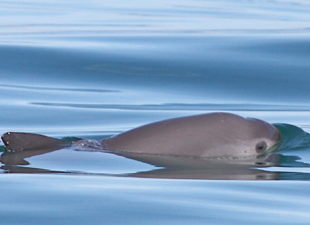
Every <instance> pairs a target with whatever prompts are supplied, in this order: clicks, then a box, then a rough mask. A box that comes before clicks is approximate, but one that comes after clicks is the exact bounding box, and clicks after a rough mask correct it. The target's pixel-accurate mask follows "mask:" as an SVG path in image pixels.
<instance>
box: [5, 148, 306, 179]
mask: <svg viewBox="0 0 310 225" xmlns="http://www.w3.org/2000/svg"><path fill="white" fill-rule="evenodd" d="M61 150H62V149H55V148H54V149H53V148H45V149H44V148H43V149H37V150H28V151H23V152H6V151H5V152H3V153H2V155H1V157H0V162H1V163H2V164H3V166H1V169H2V170H4V172H5V173H66V174H71V175H75V174H76V175H100V176H117V177H140V178H161V179H199V180H201V179H206V180H292V179H295V180H309V179H310V175H309V174H307V173H295V172H294V173H291V172H274V171H265V170H262V169H263V168H266V167H270V166H278V167H310V164H308V163H303V162H299V161H298V160H300V158H299V157H298V156H288V155H283V154H279V153H273V154H268V155H265V156H262V157H257V158H247V159H233V158H231V159H224V158H222V159H219V158H213V159H210V158H199V157H176V156H160V155H149V154H133V153H124V152H113V153H111V152H102V153H103V154H116V155H119V156H121V157H126V158H129V159H134V160H137V161H140V162H143V163H147V164H151V165H154V166H156V167H157V168H155V169H153V170H148V171H138V172H135V173H125V174H109V173H88V172H83V171H79V172H75V171H66V170H63V171H62V170H49V169H45V168H34V167H31V165H30V163H29V162H28V161H27V158H30V157H34V156H37V155H41V154H46V153H49V152H53V151H61ZM103 167H104V162H103Z"/></svg>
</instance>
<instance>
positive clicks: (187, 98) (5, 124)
mask: <svg viewBox="0 0 310 225" xmlns="http://www.w3.org/2000/svg"><path fill="white" fill-rule="evenodd" d="M309 12H310V2H309V1H306V0H281V1H278V0H235V1H233V0H204V1H202V0H166V1H164V0H157V1H140V0H131V1H120V0H113V1H99V0H91V1H81V0H74V1H73V0H62V1H60V0H58V1H57V0H56V1H51V0H40V1H39V0H28V1H22V0H12V1H11V0H10V1H6V0H1V1H0V96H1V98H0V133H4V132H6V131H24V132H34V133H40V134H45V135H49V136H53V137H57V138H64V137H81V138H91V139H102V138H105V137H108V136H111V135H115V134H118V133H120V132H122V131H125V130H128V129H130V128H134V127H136V126H139V125H142V124H146V123H150V122H154V121H157V120H161V119H167V118H173V117H177V116H185V115H192V114H199V113H207V112H214V111H225V112H232V113H236V114H239V115H242V116H245V117H255V118H260V119H263V120H266V121H268V122H270V123H276V124H277V126H278V127H279V129H281V130H283V135H284V137H285V138H284V139H283V141H284V144H282V146H281V149H280V150H281V151H279V152H278V153H277V157H278V158H279V163H277V164H276V165H271V166H267V167H259V168H252V169H250V170H234V171H230V173H226V172H227V171H226V172H225V173H223V172H222V173H220V172H219V171H218V170H214V171H212V170H211V172H210V171H209V172H206V173H207V174H208V176H205V177H203V176H202V177H201V176H200V177H199V176H198V178H197V177H195V176H192V175H188V174H187V176H183V177H182V176H181V178H179V179H175V178H176V177H173V176H165V175H163V176H162V175H161V173H160V171H161V168H158V167H155V166H153V165H148V164H146V163H142V162H139V161H134V160H130V159H126V158H122V157H120V156H115V155H111V154H107V153H102V152H91V151H76V150H75V149H72V148H66V149H61V150H59V151H54V152H50V153H47V154H41V155H37V156H33V157H20V158H18V159H16V160H17V161H18V160H19V161H18V162H19V163H11V164H10V163H7V162H5V157H4V153H3V155H2V162H1V163H0V166H1V169H0V193H1V201H0V224H1V225H2V224H3V225H21V224H23V225H24V224H26V225H28V224H29V225H30V224H31V225H37V224H38V225H39V224H45V225H55V224H59V225H72V224H74V225H85V224H91V225H93V224H105V225H106V224H107V225H108V224H117V225H121V224H126V225H128V224H132V225H136V224H141V225H142V224H143V225H145V224H147V225H152V224H172V225H176V224H195V225H196V224H227V225H231V224H237V225H243V224H254V225H256V224H279V225H280V224H281V225H285V224H310V213H309V208H310V184H309V181H308V180H310V151H309V150H310V149H309V147H310V138H309V136H308V134H307V133H304V131H305V132H310V113H309V112H310V101H309V99H310V63H309V62H310V61H309V59H310V13H309ZM300 128H301V129H303V130H304V131H302V130H301V129H300ZM1 145H2V143H1ZM16 164H18V165H16ZM158 171H159V173H158ZM150 174H151V176H150ZM183 175H184V174H183ZM154 177H155V178H154Z"/></svg>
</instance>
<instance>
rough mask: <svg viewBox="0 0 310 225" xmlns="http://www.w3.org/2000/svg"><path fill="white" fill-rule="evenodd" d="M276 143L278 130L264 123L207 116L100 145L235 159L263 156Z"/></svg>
mask: <svg viewBox="0 0 310 225" xmlns="http://www.w3.org/2000/svg"><path fill="white" fill-rule="evenodd" d="M278 142H279V131H278V130H277V128H275V127H274V126H273V125H271V124H269V123H267V122H264V121H262V120H258V119H253V118H243V117H241V116H238V115H235V114H231V113H209V114H202V115H195V116H188V117H181V118H175V119H169V120H164V121H159V122H155V123H151V124H148V125H145V126H141V127H138V128H135V129H133V130H129V131H127V132H124V133H121V134H119V135H116V136H114V137H112V138H108V139H105V140H103V141H102V145H103V146H104V148H105V149H107V150H111V151H121V152H126V153H140V154H141V153H143V154H156V155H177V156H195V157H237V158H238V157H252V156H257V155H262V154H264V153H266V152H268V151H269V150H270V149H272V147H273V146H275V145H276V144H277V143H278ZM121 152H120V153H121ZM126 153H125V154H123V155H126ZM120 155H122V154H120Z"/></svg>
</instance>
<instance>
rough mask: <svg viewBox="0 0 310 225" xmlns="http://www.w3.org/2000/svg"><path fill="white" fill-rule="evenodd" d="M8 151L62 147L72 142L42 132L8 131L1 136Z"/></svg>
mask: <svg viewBox="0 0 310 225" xmlns="http://www.w3.org/2000/svg"><path fill="white" fill-rule="evenodd" d="M1 139H2V141H3V143H4V145H5V148H6V149H7V151H11V152H21V151H27V150H42V149H49V150H51V149H54V150H56V149H60V148H64V147H68V146H70V145H71V142H66V141H63V140H59V139H56V138H51V137H47V136H44V135H40V134H32V133H22V132H7V133H5V134H3V135H2V137H1Z"/></svg>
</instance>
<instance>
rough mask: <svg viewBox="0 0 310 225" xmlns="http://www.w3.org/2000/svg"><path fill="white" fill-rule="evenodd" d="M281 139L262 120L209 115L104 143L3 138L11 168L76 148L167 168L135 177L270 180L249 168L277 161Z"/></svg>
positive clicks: (159, 125) (167, 122)
mask: <svg viewBox="0 0 310 225" xmlns="http://www.w3.org/2000/svg"><path fill="white" fill-rule="evenodd" d="M279 140H280V135H279V131H278V129H277V128H276V127H274V126H273V125H271V124H269V123H267V122H264V121H262V120H258V119H253V118H243V117H241V116H238V115H235V114H231V113H209V114H202V115H194V116H187V117H180V118H175V119H168V120H163V121H159V122H155V123H151V124H148V125H144V126H141V127H138V128H135V129H132V130H129V131H126V132H124V133H121V134H119V135H116V136H114V137H111V138H107V139H104V140H102V141H94V140H83V139H80V140H75V141H64V140H59V139H55V138H51V137H47V136H43V135H39V134H32V133H20V132H7V133H5V134H3V136H2V141H3V143H4V145H5V147H6V149H7V152H6V153H4V154H3V155H2V157H1V161H2V162H3V163H4V164H6V165H14V164H15V165H16V164H25V163H27V162H26V161H25V160H24V158H27V157H31V156H33V155H38V154H43V153H46V152H50V151H54V150H56V149H61V148H65V147H73V148H78V149H79V150H83V149H84V150H85V151H89V150H97V151H104V152H109V153H113V154H116V155H120V156H123V157H126V158H130V159H135V160H139V161H141V162H145V163H148V164H152V165H155V166H159V167H164V168H163V169H159V170H154V171H149V172H141V173H136V174H131V176H137V177H166V178H194V179H216V178H218V179H258V178H259V177H260V178H262V177H266V176H267V178H266V179H269V178H268V176H271V177H272V175H273V174H272V173H268V172H265V173H264V172H262V171H255V170H253V169H250V167H251V166H255V165H268V164H269V163H273V162H275V160H274V159H272V157H271V159H270V154H269V153H270V152H272V150H273V149H274V148H275V146H276V145H277V144H278V142H279ZM15 169H16V168H15ZM28 170H29V168H28ZM262 173H264V174H262ZM271 179H272V178H271Z"/></svg>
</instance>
